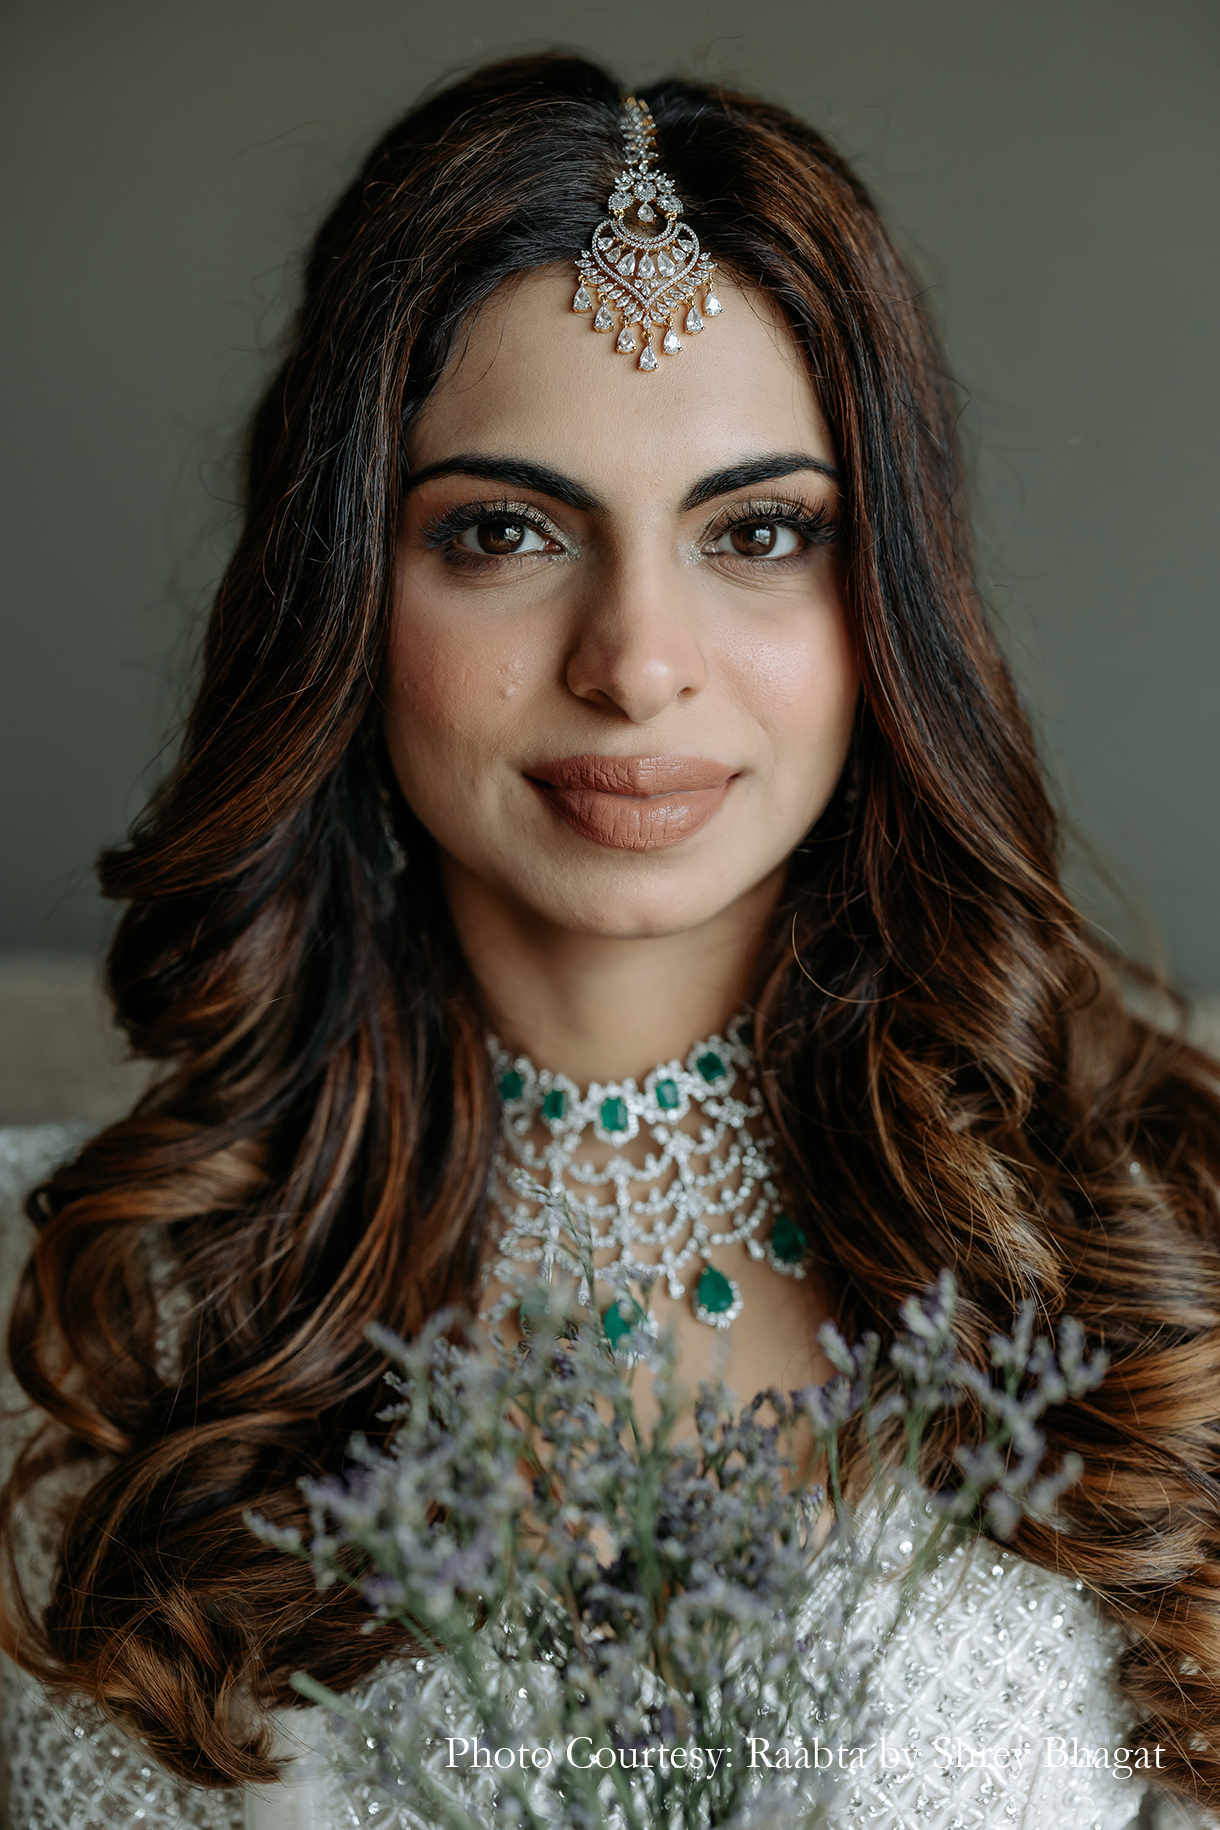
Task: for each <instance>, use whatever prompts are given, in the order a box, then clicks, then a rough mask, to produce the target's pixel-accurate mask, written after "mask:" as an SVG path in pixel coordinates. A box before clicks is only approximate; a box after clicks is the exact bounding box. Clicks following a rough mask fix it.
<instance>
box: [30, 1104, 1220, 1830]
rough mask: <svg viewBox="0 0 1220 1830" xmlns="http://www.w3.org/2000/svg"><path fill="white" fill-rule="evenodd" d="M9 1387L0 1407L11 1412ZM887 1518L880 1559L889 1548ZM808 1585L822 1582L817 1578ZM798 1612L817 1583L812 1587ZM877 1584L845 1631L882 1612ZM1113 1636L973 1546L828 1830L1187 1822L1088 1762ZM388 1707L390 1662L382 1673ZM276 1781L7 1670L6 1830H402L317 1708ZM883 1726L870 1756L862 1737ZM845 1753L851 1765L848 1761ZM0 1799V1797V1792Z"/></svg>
mask: <svg viewBox="0 0 1220 1830" xmlns="http://www.w3.org/2000/svg"><path fill="white" fill-rule="evenodd" d="M74 1135H75V1134H74V1133H72V1132H69V1131H67V1130H65V1129H64V1128H62V1127H53V1126H44V1127H40V1128H38V1129H34V1130H27V1131H7V1132H6V1131H3V1130H0V1254H2V1256H0V1272H2V1273H3V1275H2V1276H0V1299H2V1300H3V1303H4V1307H5V1309H6V1311H7V1306H8V1299H9V1294H10V1292H11V1287H12V1280H13V1278H14V1276H15V1274H16V1271H17V1269H18V1268H19V1265H20V1263H21V1261H22V1260H23V1259H24V1257H25V1254H26V1252H27V1251H28V1248H29V1229H28V1226H27V1224H26V1222H25V1220H24V1218H23V1216H22V1214H21V1211H20V1197H21V1195H22V1193H23V1191H24V1190H25V1189H26V1188H28V1187H29V1186H30V1184H31V1183H32V1182H34V1181H36V1180H37V1179H38V1177H39V1176H40V1175H41V1174H44V1173H45V1172H46V1169H47V1168H48V1166H49V1164H50V1163H51V1162H52V1161H53V1160H54V1158H55V1157H56V1156H57V1155H58V1154H60V1153H62V1152H63V1151H64V1150H65V1149H66V1148H67V1147H68V1146H69V1145H70V1144H71V1142H73V1141H74ZM14 1397H15V1392H14V1387H13V1385H12V1382H11V1379H10V1380H9V1381H8V1384H7V1387H6V1391H5V1404H4V1408H5V1411H6V1413H8V1414H9V1415H11V1413H12V1408H13V1401H14ZM6 1447H7V1448H8V1450H9V1452H10V1454H11V1451H12V1447H13V1444H12V1442H11V1441H10V1442H9V1443H8V1444H7V1445H6ZM901 1530H902V1527H901V1524H898V1525H895V1527H894V1531H895V1534H896V1536H895V1543H894V1546H893V1549H894V1554H895V1556H896V1557H897V1558H900V1557H901V1556H902V1554H903V1543H902V1541H900V1533H901ZM824 1579H826V1580H832V1579H833V1573H832V1572H831V1573H829V1574H828V1576H827V1577H826V1578H824ZM815 1606H816V1594H815ZM891 1609H892V1594H891V1593H890V1591H889V1590H888V1587H886V1586H885V1585H879V1588H878V1591H877V1592H876V1593H874V1594H870V1595H868V1596H866V1598H865V1600H864V1602H863V1604H862V1607H861V1610H860V1611H859V1612H858V1614H857V1615H856V1618H855V1622H854V1624H853V1632H856V1631H859V1632H862V1633H864V1634H867V1632H868V1630H869V1626H870V1623H871V1624H873V1625H874V1626H875V1627H876V1628H877V1629H880V1628H881V1627H882V1626H883V1625H884V1624H885V1623H886V1622H887V1621H888V1619H889V1617H890V1610H891ZM1122 1645H1123V1641H1122V1635H1121V1630H1120V1629H1119V1628H1118V1626H1117V1625H1115V1624H1114V1623H1113V1622H1111V1621H1109V1620H1107V1619H1105V1618H1103V1617H1102V1616H1101V1615H1100V1614H1099V1612H1098V1611H1097V1609H1096V1607H1095V1606H1094V1604H1093V1602H1092V1600H1091V1598H1090V1597H1089V1596H1088V1595H1087V1594H1085V1593H1084V1592H1083V1591H1082V1589H1081V1588H1080V1586H1079V1585H1077V1584H1075V1583H1073V1582H1070V1581H1068V1580H1066V1579H1065V1578H1063V1577H1060V1576H1057V1575H1055V1574H1053V1573H1052V1572H1050V1571H1047V1570H1043V1569H1040V1568H1036V1567H1034V1566H1033V1565H1031V1564H1027V1563H1024V1562H1022V1561H1021V1560H1020V1559H1019V1558H1017V1557H1015V1556H1013V1555H1011V1554H1010V1553H1008V1552H1005V1551H998V1552H997V1551H996V1550H995V1548H994V1546H992V1545H990V1544H988V1543H986V1542H982V1541H979V1542H976V1543H974V1544H972V1545H971V1546H969V1547H962V1548H960V1549H958V1550H957V1551H955V1552H953V1553H952V1554H951V1555H950V1556H949V1557H947V1558H945V1559H944V1560H943V1561H942V1562H941V1564H940V1565H939V1567H938V1568H937V1569H936V1570H935V1571H934V1572H933V1573H932V1574H931V1575H930V1576H929V1577H928V1578H927V1579H926V1581H925V1582H924V1584H923V1586H922V1588H921V1591H920V1596H919V1599H918V1601H917V1602H916V1604H915V1606H914V1608H913V1609H912V1611H911V1613H910V1615H909V1616H908V1617H907V1619H906V1620H905V1622H904V1623H903V1625H902V1626H901V1627H900V1628H899V1629H898V1631H897V1633H896V1634H895V1636H894V1638H893V1640H892V1642H891V1644H890V1646H889V1647H888V1649H887V1652H886V1654H885V1657H884V1659H883V1660H882V1661H881V1664H880V1666H879V1668H878V1670H877V1673H876V1676H875V1680H874V1684H873V1690H872V1694H873V1696H874V1699H875V1704H876V1708H877V1711H878V1721H879V1723H880V1725H881V1726H880V1729H879V1731H878V1734H877V1736H876V1737H875V1739H874V1741H873V1742H871V1743H870V1747H869V1752H868V1754H867V1756H866V1757H864V1758H862V1759H861V1760H860V1761H858V1762H856V1763H855V1766H854V1769H853V1768H852V1767H850V1766H849V1767H848V1768H847V1769H845V1771H844V1774H843V1778H842V1780H841V1782H840V1786H839V1792H838V1802H837V1804H836V1807H835V1813H834V1818H833V1825H834V1830H869V1827H873V1830H877V1827H881V1830H907V1827H908V1826H909V1827H910V1830H975V1827H976V1826H988V1827H990V1826H995V1827H996V1830H1000V1827H1003V1830H1010V1827H1011V1830H1137V1826H1139V1827H1142V1830H1179V1827H1181V1830H1191V1827H1192V1826H1204V1825H1206V1824H1208V1823H1209V1821H1210V1820H1209V1819H1208V1817H1207V1816H1206V1814H1204V1813H1201V1812H1198V1811H1197V1810H1196V1811H1192V1810H1187V1809H1186V1808H1184V1807H1182V1806H1179V1805H1178V1804H1177V1803H1175V1802H1174V1801H1173V1800H1171V1799H1169V1798H1168V1797H1166V1796H1164V1795H1156V1794H1154V1793H1152V1792H1149V1791H1148V1790H1147V1781H1146V1777H1145V1775H1142V1774H1138V1773H1136V1774H1133V1775H1132V1776H1131V1777H1129V1778H1126V1777H1123V1776H1122V1775H1120V1774H1116V1773H1115V1772H1114V1771H1113V1768H1112V1766H1110V1765H1108V1764H1107V1765H1105V1766H1101V1765H1097V1764H1095V1763H1094V1761H1095V1757H1096V1750H1098V1749H1106V1750H1107V1751H1108V1756H1109V1759H1111V1760H1112V1759H1113V1750H1114V1749H1115V1748H1117V1747H1122V1746H1124V1745H1126V1743H1125V1736H1126V1734H1127V1731H1128V1729H1129V1726H1130V1719H1131V1718H1130V1711H1129V1707H1128V1705H1127V1703H1126V1701H1125V1699H1124V1698H1123V1696H1122V1693H1121V1691H1120V1690H1119V1687H1118V1682H1117V1676H1116V1665H1117V1660H1118V1658H1119V1656H1120V1653H1121V1651H1122ZM382 1682H383V1685H384V1686H385V1693H384V1694H385V1695H386V1698H387V1701H388V1702H389V1703H390V1705H391V1706H392V1703H393V1683H394V1678H393V1671H392V1669H391V1671H390V1674H389V1676H388V1678H386V1677H385V1676H384V1675H383V1679H382ZM278 1730H279V1736H280V1745H281V1751H282V1752H283V1753H284V1754H285V1755H287V1756H290V1757H291V1764H290V1767H289V1769H288V1774H289V1776H288V1779H287V1781H286V1782H285V1783H284V1784H281V1785H276V1786H273V1787H269V1788H266V1789H263V1790H260V1791H255V1790H250V1789H248V1790H246V1791H244V1792H243V1791H238V1790H222V1791H202V1790H199V1789H196V1788H193V1787H191V1786H188V1785H186V1784H184V1783H183V1782H182V1781H180V1780H177V1779H174V1778H172V1777H171V1776H170V1775H169V1774H167V1773H166V1772H164V1770H163V1769H161V1768H160V1767H159V1766H158V1765H157V1763H156V1762H155V1761H154V1760H153V1759H152V1758H151V1757H150V1756H149V1755H148V1754H147V1753H146V1752H145V1751H144V1750H143V1749H142V1748H141V1747H140V1746H139V1745H138V1744H137V1743H136V1742H134V1741H133V1740H131V1739H130V1738H128V1737H127V1736H126V1735H125V1734H124V1733H123V1732H122V1731H121V1730H119V1729H117V1728H115V1727H114V1726H113V1725H111V1724H109V1723H106V1722H103V1721H101V1720H100V1719H99V1718H97V1717H94V1716H91V1715H90V1713H89V1711H88V1710H87V1709H85V1708H83V1707H78V1706H75V1705H68V1704H64V1703H61V1702H58V1701H54V1700H51V1699H48V1697H47V1696H46V1694H45V1693H44V1692H43V1691H42V1690H41V1689H40V1687H39V1686H38V1685H36V1684H34V1683H33V1682H32V1681H31V1680H30V1679H28V1678H27V1677H26V1676H25V1675H24V1674H23V1673H21V1672H19V1671H17V1670H16V1669H15V1667H13V1666H11V1665H9V1664H8V1663H7V1661H6V1662H5V1669H4V1688H3V1713H2V1715H0V1749H2V1761H3V1770H4V1780H5V1781H6V1783H7V1795H8V1819H7V1821H8V1823H9V1825H10V1827H11V1830H360V1827H362V1826H366V1825H367V1826H374V1825H375V1826H378V1827H379V1830H418V1827H417V1826H416V1825H414V1824H409V1820H407V1819H405V1818H404V1817H402V1816H401V1815H400V1814H398V1813H397V1812H396V1809H395V1808H394V1807H392V1806H391V1807H387V1806H386V1804H385V1802H384V1800H383V1799H378V1798H377V1797H376V1796H375V1795H373V1794H371V1793H370V1792H369V1791H368V1790H367V1788H364V1787H361V1786H359V1785H352V1784H350V1783H349V1784H346V1785H345V1784H344V1783H343V1782H341V1781H340V1780H339V1779H338V1778H337V1776H336V1774H335V1772H334V1771H333V1769H332V1767H331V1764H330V1761H329V1758H328V1743H329V1730H328V1727H327V1724H326V1722H325V1720H324V1718H323V1717H322V1716H321V1715H320V1713H319V1712H318V1711H316V1710H302V1711H299V1712H297V1711H294V1712H287V1713H285V1714H283V1715H281V1716H280V1717H279V1718H278ZM881 1735H884V1737H885V1740H884V1749H882V1748H881V1746H880V1736H881ZM849 1758H850V1757H849ZM0 1796H2V1794H0Z"/></svg>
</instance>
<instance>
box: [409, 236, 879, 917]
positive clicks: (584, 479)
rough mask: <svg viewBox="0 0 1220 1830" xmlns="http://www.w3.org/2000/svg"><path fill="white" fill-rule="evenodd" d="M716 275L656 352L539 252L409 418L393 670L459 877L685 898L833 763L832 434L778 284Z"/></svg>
mask: <svg viewBox="0 0 1220 1830" xmlns="http://www.w3.org/2000/svg"><path fill="white" fill-rule="evenodd" d="M718 290H719V292H720V294H721V296H722V298H723V300H724V313H723V316H721V317H719V318H717V319H716V320H715V322H714V323H712V324H710V325H709V326H708V329H707V331H706V332H705V333H704V334H702V335H700V336H698V337H686V338H684V345H685V347H684V349H683V351H682V353H681V354H680V355H678V356H662V357H661V360H660V362H659V363H658V365H657V369H656V372H655V373H653V374H647V373H643V372H641V371H640V370H639V369H637V368H636V366H635V364H634V362H633V361H632V360H631V359H630V358H628V357H625V356H620V355H617V354H616V353H615V352H614V347H613V345H614V339H613V338H612V337H606V336H596V335H591V334H590V330H589V319H588V318H587V317H579V316H577V315H575V314H574V313H572V312H571V311H570V310H569V309H567V306H568V303H569V294H570V292H571V282H570V280H569V279H568V277H567V276H566V275H564V276H559V275H557V274H556V272H555V271H554V270H550V271H542V272H538V273H533V274H530V275H527V276H526V277H525V278H523V279H522V280H521V281H520V282H518V283H515V284H514V285H513V286H512V287H510V288H506V289H504V291H503V292H502V293H501V294H499V295H497V296H496V297H495V298H493V299H492V300H491V301H490V302H489V303H488V304H487V305H486V306H485V307H484V308H483V310H482V311H481V312H480V313H479V315H478V317H477V319H476V320H475V323H474V326H473V331H472V334H471V336H470V338H469V341H468V343H467V344H466V345H465V347H464V349H463V351H462V353H461V355H460V358H459V359H457V360H455V361H454V362H453V363H452V364H451V366H450V368H449V369H448V371H447V372H446V374H445V376H444V378H443V379H442V380H441V382H440V384H439V385H438V387H437V388H436V390H435V392H434V393H433V394H432V395H431V397H430V399H429V400H428V403H427V405H426V406H425V408H424V409H423V411H422V413H421V414H420V416H419V417H418V419H417V420H416V422H415V425H414V427H413V429H412V432H411V437H410V444H409V457H410V466H411V474H412V477H413V479H414V480H413V482H412V484H411V487H410V489H409V492H408V494H407V496H406V499H405V501H404V503H403V510H402V518H401V523H400V528H399V537H398V557H397V574H396V586H395V598H394V619H393V631H392V638H391V643H390V651H389V659H388V666H387V671H386V677H385V680H384V682H383V686H382V695H383V699H384V704H385V730H386V737H387V740H388V744H389V750H390V756H391V759H392V761H393V766H394V770H395V773H396V775H397V777H398V780H399V782H400V784H401V786H402V791H403V793H404V795H405V796H406V798H407V801H408V802H409V804H410V805H411V807H412V808H413V810H414V812H415V813H416V815H417V816H418V818H419V819H420V820H421V821H422V823H423V825H424V826H425V827H426V828H427V829H428V831H429V832H430V833H431V834H432V836H433V837H434V839H435V840H436V842H437V844H438V846H439V848H440V852H441V858H442V866H443V870H444V873H445V878H446V883H447V886H448V889H449V893H450V896H451V898H457V899H459V900H462V899H465V900H469V898H470V897H471V896H474V897H475V898H476V900H477V899H478V898H479V897H480V896H483V897H486V896H487V895H491V896H492V897H494V898H496V899H498V900H500V901H505V900H507V902H508V903H509V904H510V905H513V906H514V907H515V909H516V911H518V912H519V913H523V914H526V915H528V916H529V917H530V918H531V919H532V920H534V921H539V922H541V923H543V924H550V925H553V926H556V927H558V928H560V929H563V930H566V931H568V932H578V933H583V934H588V935H605V936H617V937H621V938H627V937H634V936H645V935H659V934H673V933H678V932H681V931H683V930H686V929H691V928H695V927H698V926H699V925H700V924H702V923H704V922H707V921H709V920H711V919H713V918H715V917H717V916H719V915H720V914H722V913H723V912H724V911H726V910H727V909H728V908H729V907H730V905H731V904H733V903H734V902H736V901H737V900H738V899H739V898H741V897H743V896H747V895H749V894H750V893H751V892H752V891H756V890H759V888H760V886H763V885H765V884H766V882H767V881H768V880H772V881H773V882H775V884H776V885H777V886H778V883H779V882H780V881H782V868H783V864H784V860H785V859H786V858H787V857H788V855H789V853H790V852H791V851H792V849H793V847H794V846H795V845H797V844H798V843H799V842H800V840H801V838H802V837H803V835H804V834H805V833H806V832H807V831H808V830H809V828H810V826H812V824H813V823H814V821H815V820H816V819H817V817H818V815H819V813H820V812H821V811H822V809H823V807H824V806H825V805H826V802H827V800H828V798H829V796H830V794H831V792H832V790H833V788H834V785H835V782H836V780H837V779H838V776H839V774H840V771H841V769H842V767H843V762H844V758H845V756H846V754H847V747H848V742H849V738H850V735H851V729H852V720H853V713H854V708H855V702H856V692H857V684H858V682H857V673H856V667H855V662H854V658H853V654H852V649H851V644H850V642H849V639H848V635H847V630H846V627H845V620H844V613H843V604H842V572H841V562H840V557H839V549H838V548H837V547H836V545H835V543H834V532H835V520H836V514H837V509H838V500H839V491H838V488H837V485H836V479H835V453H834V451H833V449H832V447H831V443H830V437H829V434H828V432H827V428H826V425H825V422H824V420H823V418H822V414H821V411H820V409H819V406H818V402H817V398H816V396H815V394H814V391H813V388H812V386H811V384H810V381H809V378H808V376H807V374H806V373H805V369H804V367H803V364H802V363H801V361H800V358H799V356H798V354H797V351H796V349H795V346H794V345H793V343H792V341H791V338H790V336H789V335H788V332H787V331H786V329H785V328H784V327H783V325H782V324H781V323H780V322H779V320H778V319H777V318H776V316H775V314H774V312H773V310H772V309H771V308H770V306H769V305H768V303H767V301H766V300H765V299H764V298H763V297H762V296H761V295H759V294H757V293H753V292H745V291H742V290H740V289H739V288H737V287H735V286H733V285H730V284H728V283H727V282H726V283H725V284H724V285H721V286H719V288H718Z"/></svg>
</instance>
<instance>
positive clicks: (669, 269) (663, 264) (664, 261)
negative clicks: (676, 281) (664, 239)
mask: <svg viewBox="0 0 1220 1830" xmlns="http://www.w3.org/2000/svg"><path fill="white" fill-rule="evenodd" d="M657 268H658V271H659V272H660V273H661V274H663V275H664V277H665V278H666V279H667V280H672V279H673V277H674V274H675V273H676V272H677V271H678V269H677V268H676V267H675V266H674V263H673V261H672V260H671V259H670V257H669V255H668V254H666V252H665V250H664V248H662V249H661V252H660V253H659V254H658V255H657Z"/></svg>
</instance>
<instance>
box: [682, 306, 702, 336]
mask: <svg viewBox="0 0 1220 1830" xmlns="http://www.w3.org/2000/svg"><path fill="white" fill-rule="evenodd" d="M686 328H687V330H688V331H689V332H690V334H691V336H692V337H693V336H694V334H695V332H696V331H697V330H702V329H703V319H702V318H701V317H700V316H699V312H698V308H697V307H696V306H694V305H692V306H691V308H690V310H689V311H688V312H687V314H686Z"/></svg>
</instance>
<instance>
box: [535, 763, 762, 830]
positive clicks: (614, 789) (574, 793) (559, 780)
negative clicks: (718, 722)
mask: <svg viewBox="0 0 1220 1830" xmlns="http://www.w3.org/2000/svg"><path fill="white" fill-rule="evenodd" d="M737 774H738V771H737V770H735V769H730V768H729V767H727V765H726V764H724V763H719V762H715V761H713V760H711V759H710V758H708V757H706V756H562V757H559V758H557V759H556V760H555V761H554V762H544V763H538V764H535V765H533V766H532V767H530V768H528V769H526V770H525V775H526V777H527V779H528V780H529V781H530V782H532V783H533V785H534V787H535V788H536V789H537V790H538V792H539V793H540V794H541V795H542V796H543V797H544V799H545V800H546V802H547V805H548V806H549V807H550V808H551V809H552V810H553V811H554V812H555V813H556V814H557V815H558V816H559V818H560V819H561V820H565V821H566V822H567V824H568V825H569V826H571V827H572V829H573V830H574V831H575V832H578V833H580V835H581V837H582V838H585V839H591V840H592V841H593V843H594V844H595V845H609V846H614V847H617V848H618V849H619V850H620V851H657V850H660V849H661V848H662V847H663V846H666V845H677V844H679V843H680V841H681V840H683V839H689V838H690V836H691V834H692V833H696V832H698V831H699V829H700V827H702V826H706V825H707V822H708V821H709V820H710V819H711V818H712V815H713V814H714V813H716V812H717V811H718V810H719V808H720V805H721V803H722V802H723V800H724V798H725V796H726V794H727V793H728V791H729V786H730V784H731V783H732V782H733V781H734V780H735V778H736V776H737Z"/></svg>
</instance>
